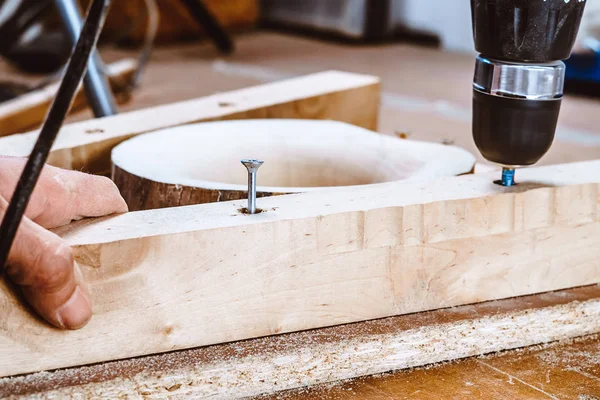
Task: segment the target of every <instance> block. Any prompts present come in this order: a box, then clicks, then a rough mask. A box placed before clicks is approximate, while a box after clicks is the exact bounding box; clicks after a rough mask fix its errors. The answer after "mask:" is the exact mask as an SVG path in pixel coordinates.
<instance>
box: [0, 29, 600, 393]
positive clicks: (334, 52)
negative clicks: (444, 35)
mask: <svg viewBox="0 0 600 400" xmlns="http://www.w3.org/2000/svg"><path fill="white" fill-rule="evenodd" d="M237 42H238V49H237V51H236V53H235V54H234V55H232V56H231V57H228V58H226V59H217V58H218V54H217V53H216V51H215V50H213V48H212V47H211V46H210V45H209V44H206V45H186V46H179V47H175V48H173V47H169V48H168V49H167V48H163V49H160V48H159V49H157V50H156V51H155V53H154V55H153V59H152V62H151V63H150V65H149V67H148V70H147V73H146V75H145V79H144V81H143V84H142V87H141V88H140V89H139V90H138V91H137V92H136V93H135V95H134V96H133V99H132V101H131V102H130V103H128V104H127V105H125V106H123V107H122V109H123V110H134V109H140V108H144V107H148V106H152V105H157V104H163V103H167V102H172V101H178V100H185V99H190V98H195V97H199V96H202V95H208V94H212V93H216V92H221V91H226V90H232V89H237V88H241V87H246V86H249V85H253V84H257V83H260V82H268V81H275V80H279V79H282V78H286V77H291V76H296V75H302V74H306V73H311V72H316V71H321V70H325V69H331V68H340V67H343V69H345V70H347V71H351V72H359V73H368V74H373V75H377V76H380V77H381V78H382V80H383V96H382V109H381V114H380V125H379V126H380V131H381V132H383V133H387V134H392V135H397V136H400V137H409V138H411V139H415V140H426V141H435V142H442V143H447V144H450V143H451V144H455V145H458V146H461V147H464V148H466V149H467V150H469V151H471V152H472V153H473V154H478V153H477V151H476V149H475V146H474V144H473V143H472V138H471V133H470V107H471V88H470V86H468V85H464V84H463V83H464V82H470V80H471V74H472V67H473V58H472V56H470V55H464V54H462V55H460V54H447V53H443V52H440V51H438V50H435V49H428V48H418V47H413V46H409V45H405V44H390V45H385V46H373V47H352V46H347V45H339V44H332V43H323V42H318V41H313V40H308V39H301V38H294V37H289V36H283V35H277V34H271V33H257V34H248V35H245V36H241V37H238V39H237ZM104 54H105V59H106V60H107V61H111V60H117V59H119V58H122V57H123V56H131V55H133V54H134V53H132V52H129V51H123V50H110V49H109V50H106V51H104ZM8 76H17V77H19V78H20V79H27V80H29V79H31V78H30V77H23V76H21V75H19V74H15V73H14V71H11V70H10V69H9V68H8V67H7V66H6V65H2V64H0V77H2V78H3V79H4V78H7V77H8ZM599 106H600V102H599V101H597V100H590V99H583V98H574V97H569V96H567V98H566V99H565V100H564V102H563V108H562V111H561V118H560V121H559V127H558V133H557V138H556V140H555V143H554V145H553V147H552V148H551V150H550V151H549V153H548V154H547V155H546V156H545V157H544V158H543V159H542V161H541V162H540V164H541V165H547V164H556V163H564V162H572V161H582V160H589V159H594V158H600V128H599V127H600V113H598V112H597V110H598V109H599V108H598V107H599ZM90 116H91V115H90V113H89V112H81V113H78V114H76V115H74V116H71V117H70V121H76V120H82V119H87V118H89V117H90ZM479 161H483V159H481V158H480V159H479ZM598 365H600V339H599V338H598V337H597V336H588V337H584V338H581V339H577V340H573V341H571V342H569V343H558V344H549V345H544V346H539V347H535V348H529V349H523V350H517V351H508V352H505V353H501V354H498V355H487V356H484V357H478V358H472V359H465V360H461V361H456V362H452V363H447V364H442V365H436V366H430V367H426V368H419V369H415V370H410V371H401V372H397V373H394V374H386V375H382V376H374V377H368V378H361V379H357V380H354V381H350V382H342V383H340V384H339V385H328V386H326V387H317V388H314V389H307V390H303V391H300V392H290V393H286V394H279V395H276V396H274V397H271V398H282V399H288V398H289V399H295V398H315V399H316V398H335V399H346V398H373V399H378V398H381V399H390V398H394V399H396V398H398V399H400V398H464V397H465V396H472V398H482V399H483V398H490V397H494V398H506V399H511V398H517V397H519V398H548V397H550V398H576V399H578V400H587V399H595V398H598V397H600V369H599V367H598Z"/></svg>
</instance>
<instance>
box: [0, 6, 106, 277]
mask: <svg viewBox="0 0 600 400" xmlns="http://www.w3.org/2000/svg"><path fill="white" fill-rule="evenodd" d="M109 4H110V0H94V1H93V3H92V5H91V6H90V8H89V11H88V15H87V17H86V19H85V23H84V25H83V28H82V30H81V34H80V35H79V40H78V41H77V45H76V46H75V50H74V51H73V54H72V56H71V58H70V59H69V63H68V65H67V68H66V71H65V74H64V76H63V79H62V82H61V84H60V87H59V88H58V91H57V93H56V97H55V98H54V101H53V102H52V106H51V107H50V110H49V111H48V114H47V115H46V120H45V121H44V124H43V125H42V129H41V130H40V134H39V136H38V139H37V141H36V143H35V146H34V147H33V150H32V151H31V154H30V156H29V159H28V160H27V163H26V164H25V168H24V169H23V172H22V174H21V177H20V178H19V182H18V183H17V187H16V188H15V191H14V193H13V195H12V199H11V201H10V204H9V205H8V209H7V210H6V214H5V215H4V218H3V219H2V225H0V272H2V271H3V270H4V266H5V264H6V260H7V259H8V254H9V251H10V248H11V246H12V243H13V241H14V239H15V235H16V233H17V229H18V228H19V225H20V223H21V220H22V218H23V214H24V213H25V209H26V208H27V205H28V204H29V199H30V198H31V193H32V192H33V189H34V187H35V185H36V183H37V181H38V179H39V177H40V174H41V173H42V168H43V167H44V164H45V163H46V160H47V159H48V154H49V153H50V149H51V148H52V145H53V144H54V140H55V139H56V135H57V134H58V131H59V130H60V128H61V126H62V124H63V122H64V120H65V117H66V115H67V112H68V111H69V108H70V107H71V104H72V102H73V99H74V97H75V92H76V90H77V87H78V86H79V84H80V83H81V79H82V78H83V75H84V73H85V71H86V68H87V64H88V61H89V59H90V54H91V53H92V51H93V50H94V49H95V48H96V43H97V42H98V37H99V36H100V31H101V30H102V26H103V25H104V20H105V18H106V13H107V11H108V7H109Z"/></svg>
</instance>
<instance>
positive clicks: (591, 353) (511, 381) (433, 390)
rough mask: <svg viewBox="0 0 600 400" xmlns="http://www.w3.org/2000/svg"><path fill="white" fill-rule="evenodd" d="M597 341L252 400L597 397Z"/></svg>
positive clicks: (595, 338)
mask: <svg viewBox="0 0 600 400" xmlns="http://www.w3.org/2000/svg"><path fill="white" fill-rule="evenodd" d="M599 359H600V336H599V335H591V336H584V337H582V338H577V339H574V340H564V341H561V342H555V343H550V344H545V345H540V346H533V347H529V348H526V349H519V350H513V351H508V352H502V353H499V354H492V355H488V356H485V357H478V358H469V359H466V360H461V361H459V362H453V363H445V364H441V365H435V366H430V367H428V368H418V369H413V370H408V371H399V372H396V373H393V374H385V375H378V376H369V377H364V378H359V379H354V380H351V381H347V382H341V383H339V384H335V385H332V384H326V385H319V386H318V387H314V388H304V389H298V390H292V391H289V392H285V393H277V394H273V395H270V396H260V397H257V398H256V400H321V399H336V400H349V399H352V400H354V399H369V400H390V399H412V398H418V399H420V400H438V399H473V400H488V399H496V400H514V399H536V400H537V399H540V400H548V399H577V400H595V399H598V398H599V397H600V363H599V362H598V360H599Z"/></svg>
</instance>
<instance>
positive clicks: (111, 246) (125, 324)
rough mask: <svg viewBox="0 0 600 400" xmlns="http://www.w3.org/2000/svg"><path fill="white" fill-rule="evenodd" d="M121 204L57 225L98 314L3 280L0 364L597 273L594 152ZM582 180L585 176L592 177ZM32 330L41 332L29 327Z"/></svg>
mask: <svg viewBox="0 0 600 400" xmlns="http://www.w3.org/2000/svg"><path fill="white" fill-rule="evenodd" d="M518 177H519V178H518V179H519V185H517V186H516V187H513V188H505V187H502V186H499V185H496V184H494V183H492V178H491V177H489V176H486V175H466V176H462V177H452V178H444V179H439V180H433V181H429V182H425V183H424V182H405V183H402V182H392V183H382V184H377V185H365V186H363V187H361V188H360V189H358V188H356V187H350V188H338V189H331V190H328V191H314V192H309V193H302V194H297V195H288V196H276V197H270V198H263V199H260V203H259V205H258V206H259V207H261V208H263V209H265V210H267V212H263V213H260V214H256V215H252V216H250V215H243V214H241V213H240V212H239V211H238V210H239V209H240V208H242V207H243V206H244V205H245V204H244V202H243V201H233V202H224V203H212V204H204V205H198V206H187V207H174V208H165V209H159V210H151V211H143V212H133V213H128V214H124V215H120V216H116V217H110V218H106V219H102V220H85V221H80V222H79V223H75V224H73V225H71V226H68V227H66V228H63V229H61V230H58V231H57V232H58V233H59V234H61V235H62V236H63V237H64V238H65V239H66V240H67V242H68V243H69V244H70V245H72V246H73V247H74V250H75V254H76V259H77V261H78V262H79V264H80V265H81V267H82V269H83V271H84V275H85V277H86V280H87V281H88V282H90V284H91V290H92V297H93V303H94V305H95V315H94V318H92V320H91V322H90V323H89V324H88V325H87V326H86V327H85V328H83V329H82V330H79V331H75V332H59V331H56V330H54V329H51V328H49V327H48V326H46V325H45V324H42V323H40V322H39V321H37V320H35V319H34V318H33V317H32V316H31V315H30V314H29V313H28V311H27V310H26V309H24V308H23V306H21V305H20V304H21V303H20V302H19V301H18V299H16V298H14V297H13V296H12V295H11V293H10V292H8V291H6V290H4V291H3V297H2V299H1V300H0V304H1V305H2V310H3V311H2V312H1V313H0V326H1V327H2V334H1V337H0V359H4V360H8V359H10V360H11V362H10V363H6V362H0V375H2V376H5V375H11V374H17V373H26V372H32V371H39V370H43V369H49V368H59V367H66V366H72V365H81V364H86V363H92V362H99V361H106V360H112V359H119V358H127V357H133V356H138V355H144V354H151V353H158V352H164V351H170V350H175V349H183V348H189V347H195V346H201V345H208V344H214V343H219V342H229V341H235V340H241V339H246V338H251V337H257V336H265V335H273V334H278V333H284V332H291V331H298V330H303V329H311V328H317V327H323V326H331V325H336V324H343V323H349V322H355V321H362V320H368V319H374V318H380V317H386V316H391V315H399V314H405V313H411V312H417V311H424V310H431V309H437V308H441V307H450V306H456V305H461V304H468V303H474V302H480V301H486V300H492V299H499V298H506V297H513V296H520V295H526V294H531V293H537V292H544V291H550V290H558V289H563V288H568V287H575V286H581V285H586V284H592V283H596V282H598V281H600V247H599V246H597V244H598V241H599V240H600V224H599V221H598V216H599V215H600V213H599V212H598V208H599V207H598V204H599V201H598V200H599V196H598V192H599V191H598V183H597V182H600V161H593V162H584V163H576V164H569V165H559V166H551V167H541V168H531V169H526V170H522V171H519V175H518ZM592 182H593V183H592ZM41 338H43V339H41Z"/></svg>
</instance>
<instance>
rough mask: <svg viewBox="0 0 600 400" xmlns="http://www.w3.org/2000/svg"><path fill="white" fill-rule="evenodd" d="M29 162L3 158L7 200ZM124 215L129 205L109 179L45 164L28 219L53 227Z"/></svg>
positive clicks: (2, 191)
mask: <svg viewBox="0 0 600 400" xmlns="http://www.w3.org/2000/svg"><path fill="white" fill-rule="evenodd" d="M26 161H27V160H26V159H25V158H22V157H0V195H1V196H3V197H4V198H6V199H9V198H11V196H12V193H13V191H14V188H15V186H16V182H17V181H18V179H19V177H20V175H21V171H22V170H23V167H24V165H25V163H26ZM123 212H127V204H126V203H125V201H124V200H123V198H122V197H121V195H120V193H119V190H118V189H117V187H116V185H115V184H114V183H113V182H112V181H111V180H110V179H108V178H105V177H102V176H96V175H90V174H85V173H82V172H78V171H70V170H64V169H60V168H56V167H52V166H49V165H46V166H44V169H43V170H42V174H41V176H40V179H39V181H38V183H37V185H36V187H35V189H34V191H33V194H32V196H31V200H30V202H29V206H28V207H27V210H26V216H28V217H29V218H30V219H31V220H33V221H34V222H36V223H38V224H40V225H42V226H44V227H46V228H54V227H57V226H62V225H65V224H67V223H69V222H70V221H72V220H75V219H80V218H84V217H99V216H103V215H109V214H113V213H123Z"/></svg>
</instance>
